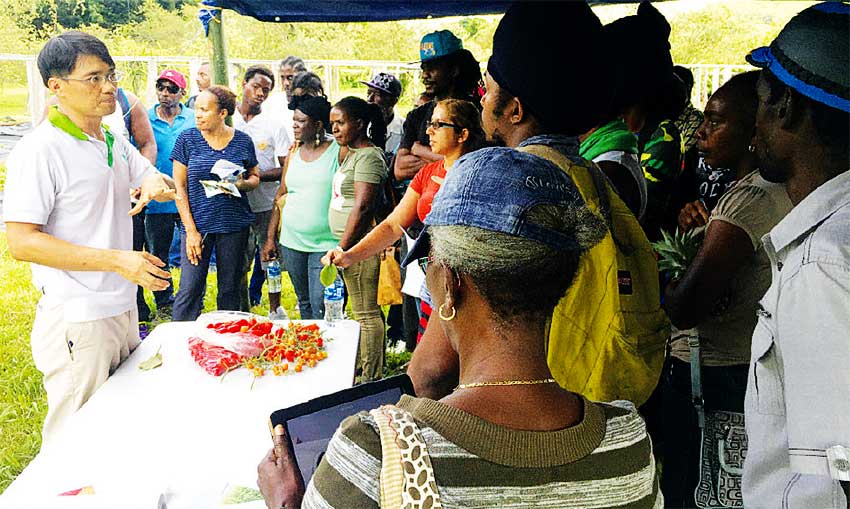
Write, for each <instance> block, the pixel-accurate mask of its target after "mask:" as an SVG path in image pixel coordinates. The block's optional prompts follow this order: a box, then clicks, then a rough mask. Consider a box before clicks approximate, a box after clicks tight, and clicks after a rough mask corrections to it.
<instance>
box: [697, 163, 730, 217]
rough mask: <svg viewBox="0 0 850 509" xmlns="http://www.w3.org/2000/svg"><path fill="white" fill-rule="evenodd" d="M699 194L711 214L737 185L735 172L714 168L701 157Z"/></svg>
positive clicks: (698, 177) (698, 181)
mask: <svg viewBox="0 0 850 509" xmlns="http://www.w3.org/2000/svg"><path fill="white" fill-rule="evenodd" d="M696 180H697V184H698V186H697V192H698V193H699V198H700V200H702V202H703V204H704V205H705V208H706V209H707V210H708V211H709V212H710V211H712V210H713V209H714V207H715V206H716V205H717V202H718V201H720V198H721V197H723V195H724V194H725V193H726V191H728V190H729V188H731V187H732V186H733V185H734V184H735V170H730V169H727V168H712V167H711V166H709V165H708V164H706V162H705V160H704V159H703V158H702V157H700V158H699V163H697V168H696Z"/></svg>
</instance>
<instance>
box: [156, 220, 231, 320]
mask: <svg viewBox="0 0 850 509" xmlns="http://www.w3.org/2000/svg"><path fill="white" fill-rule="evenodd" d="M246 242H248V228H245V229H244V230H242V231H238V232H233V233H208V234H205V235H204V243H203V245H204V248H203V250H202V252H201V259H200V261H199V262H198V265H192V264H191V263H189V257H188V256H185V255H184V256H183V257H182V259H181V262H180V288H179V289H178V290H177V296H176V297H175V298H174V309H173V312H172V317H173V318H174V320H175V321H191V320H194V319H196V318H198V315H200V314H201V311H202V310H203V309H204V292H205V291H206V283H207V272H208V271H209V267H210V256H211V254H212V250H213V248H215V251H216V257H217V258H218V262H217V264H216V266H217V271H216V279H217V281H218V297H217V299H216V304H217V309H220V310H226V311H239V296H240V295H239V281H240V280H241V278H242V275H243V274H244V272H243V267H244V257H245V244H246ZM180 251H181V252H182V253H186V236H185V235H181V239H180Z"/></svg>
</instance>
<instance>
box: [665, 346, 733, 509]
mask: <svg viewBox="0 0 850 509" xmlns="http://www.w3.org/2000/svg"><path fill="white" fill-rule="evenodd" d="M748 367H749V366H747V365H738V366H723V367H705V366H703V367H702V370H701V371H702V393H703V399H704V400H705V407H706V410H726V411H730V412H742V413H743V411H744V393H745V392H746V389H747V371H748ZM661 383H662V384H663V386H662V403H663V409H664V410H663V412H664V419H663V425H662V426H663V430H664V445H663V456H662V461H663V465H664V472H663V474H662V476H661V492H662V493H664V506H665V507H668V508H677V509H678V508H692V507H696V503H695V502H694V490H695V489H696V487H697V484H698V483H699V463H700V444H701V441H702V433H701V430H700V428H699V422H698V421H697V414H696V410H694V406H693V404H692V403H691V366H690V364H688V363H687V362H683V361H680V360H678V359H674V358H671V359H670V361H669V364H668V365H667V366H666V369H665V371H664V375H663V377H662V382H661Z"/></svg>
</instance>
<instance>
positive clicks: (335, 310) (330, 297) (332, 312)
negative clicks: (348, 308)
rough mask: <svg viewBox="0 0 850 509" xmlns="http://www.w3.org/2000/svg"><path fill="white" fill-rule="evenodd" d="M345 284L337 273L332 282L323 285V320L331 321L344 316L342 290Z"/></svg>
mask: <svg viewBox="0 0 850 509" xmlns="http://www.w3.org/2000/svg"><path fill="white" fill-rule="evenodd" d="M344 288H345V285H343V283H342V276H340V275H337V276H336V279H335V280H334V282H333V284H332V285H330V286H326V287H325V321H326V322H328V323H333V322H335V321H337V320H342V319H343V318H345V317H344V316H343V295H342V294H343V291H344Z"/></svg>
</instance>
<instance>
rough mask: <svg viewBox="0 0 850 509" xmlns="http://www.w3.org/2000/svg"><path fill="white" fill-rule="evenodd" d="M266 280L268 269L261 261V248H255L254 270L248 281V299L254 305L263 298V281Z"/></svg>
mask: <svg viewBox="0 0 850 509" xmlns="http://www.w3.org/2000/svg"><path fill="white" fill-rule="evenodd" d="M265 282H266V271H265V270H264V269H263V263H262V262H261V261H260V248H257V249H255V250H254V271H253V272H251V280H250V281H249V282H248V300H250V301H251V305H252V306H256V305H258V304H259V303H260V301H261V300H262V299H263V283H265Z"/></svg>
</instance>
